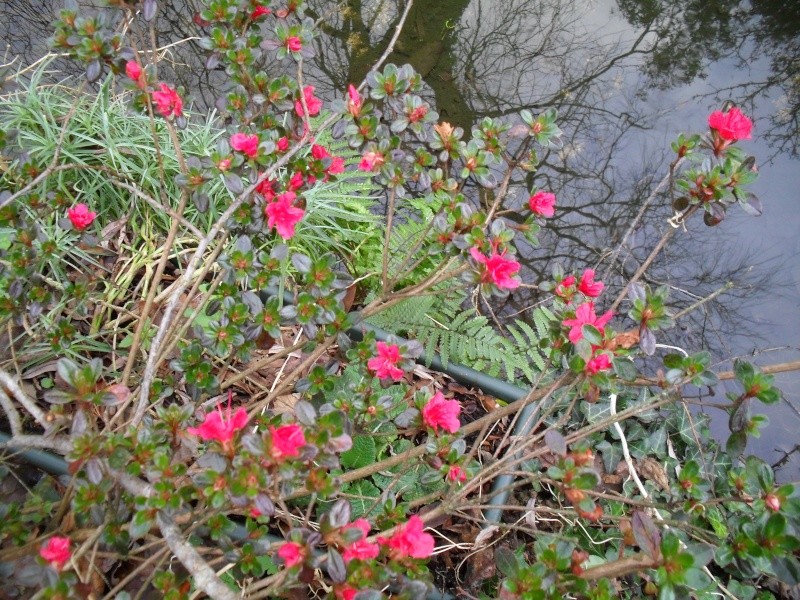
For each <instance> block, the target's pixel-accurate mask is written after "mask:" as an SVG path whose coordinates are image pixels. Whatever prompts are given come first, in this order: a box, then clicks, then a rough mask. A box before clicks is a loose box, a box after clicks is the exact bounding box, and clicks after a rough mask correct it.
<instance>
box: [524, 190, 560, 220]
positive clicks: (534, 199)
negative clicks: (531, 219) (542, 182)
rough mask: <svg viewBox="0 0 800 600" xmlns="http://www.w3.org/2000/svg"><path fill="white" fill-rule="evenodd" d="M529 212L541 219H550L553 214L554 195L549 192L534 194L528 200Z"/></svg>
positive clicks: (554, 205)
mask: <svg viewBox="0 0 800 600" xmlns="http://www.w3.org/2000/svg"><path fill="white" fill-rule="evenodd" d="M528 206H529V207H530V209H531V212H532V213H533V214H535V215H539V216H541V217H552V216H553V215H554V214H555V207H556V195H555V194H551V193H550V192H542V191H539V192H536V193H535V194H534V195H533V196H531V197H530V198H528Z"/></svg>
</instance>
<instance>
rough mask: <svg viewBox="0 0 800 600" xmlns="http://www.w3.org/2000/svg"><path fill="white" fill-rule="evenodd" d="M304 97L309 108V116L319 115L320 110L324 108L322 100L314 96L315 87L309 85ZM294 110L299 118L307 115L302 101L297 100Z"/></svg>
mask: <svg viewBox="0 0 800 600" xmlns="http://www.w3.org/2000/svg"><path fill="white" fill-rule="evenodd" d="M303 97H304V98H305V100H306V106H307V107H308V116H310V117H313V116H314V115H316V114H317V113H319V111H320V109H321V108H322V100H320V99H319V98H317V97H315V96H314V86H312V85H307V86H306V87H304V88H303ZM294 109H295V111H297V114H298V115H299V116H301V117H302V116H303V115H304V114H305V110H304V109H303V103H302V102H300V100H296V101H295V103H294Z"/></svg>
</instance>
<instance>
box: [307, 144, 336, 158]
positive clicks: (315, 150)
mask: <svg viewBox="0 0 800 600" xmlns="http://www.w3.org/2000/svg"><path fill="white" fill-rule="evenodd" d="M330 155H331V153H330V152H328V149H327V148H326V147H325V146H320V145H319V144H312V145H311V157H312V158H313V159H314V160H322V159H323V158H329V157H330Z"/></svg>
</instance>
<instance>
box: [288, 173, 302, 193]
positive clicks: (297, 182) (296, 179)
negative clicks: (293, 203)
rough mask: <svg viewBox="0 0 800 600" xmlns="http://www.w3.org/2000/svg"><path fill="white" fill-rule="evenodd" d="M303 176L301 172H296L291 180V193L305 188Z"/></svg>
mask: <svg viewBox="0 0 800 600" xmlns="http://www.w3.org/2000/svg"><path fill="white" fill-rule="evenodd" d="M304 183H305V182H304V181H303V174H302V173H301V172H300V171H295V172H294V175H292V177H291V179H289V191H292V192H294V191H296V190H299V189H300V188H301V187H303V184H304Z"/></svg>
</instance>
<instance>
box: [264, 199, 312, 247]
mask: <svg viewBox="0 0 800 600" xmlns="http://www.w3.org/2000/svg"><path fill="white" fill-rule="evenodd" d="M295 197H296V195H295V193H294V192H284V193H283V194H281V195H280V196H278V197H277V198H276V199H275V201H274V202H270V203H269V204H267V207H266V209H264V210H265V212H266V214H267V217H268V219H267V227H269V228H270V229H272V228H273V227H274V228H275V229H277V230H278V235H279V236H281V237H282V238H283V239H284V240H288V239H290V238H291V237H292V236H294V227H295V225H297V224H298V223H299V222H300V221H301V220H302V219H303V215H304V214H306V211H304V210H303V209H302V208H297V207H296V206H294V205H293V204H292V202H293V201H294V199H295Z"/></svg>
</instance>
